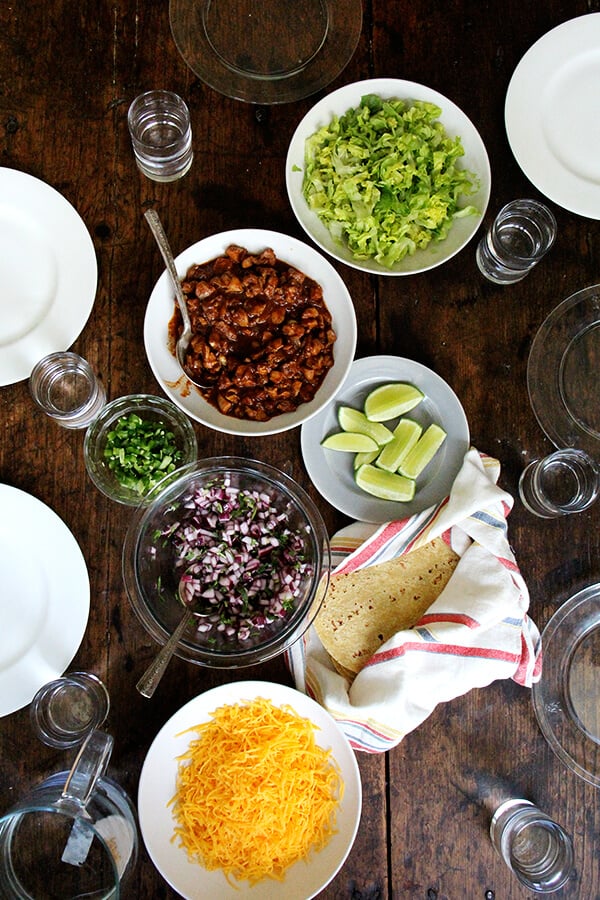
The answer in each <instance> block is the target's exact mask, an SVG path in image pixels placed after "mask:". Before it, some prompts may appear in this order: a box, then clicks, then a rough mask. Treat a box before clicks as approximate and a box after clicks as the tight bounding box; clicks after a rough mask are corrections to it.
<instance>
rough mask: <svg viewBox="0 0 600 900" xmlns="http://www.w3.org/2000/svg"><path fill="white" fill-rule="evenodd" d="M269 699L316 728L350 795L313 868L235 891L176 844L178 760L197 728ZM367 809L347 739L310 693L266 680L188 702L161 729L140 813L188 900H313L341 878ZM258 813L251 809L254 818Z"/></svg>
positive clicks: (158, 858) (144, 774)
mask: <svg viewBox="0 0 600 900" xmlns="http://www.w3.org/2000/svg"><path fill="white" fill-rule="evenodd" d="M257 697H262V698H264V699H266V700H270V701H271V702H273V703H274V704H276V705H283V704H288V705H289V706H291V707H292V708H293V709H294V710H295V711H296V712H297V713H298V714H299V715H300V716H303V717H305V718H307V719H310V720H311V721H312V722H313V723H314V724H315V725H316V726H317V727H318V730H317V731H316V734H315V738H316V741H317V743H318V744H319V745H320V746H322V747H326V748H331V752H332V755H333V757H334V759H335V760H336V761H337V763H338V765H339V766H340V770H341V773H342V778H343V779H344V785H345V787H344V796H343V798H342V801H341V803H340V808H339V812H338V828H339V830H338V832H337V834H335V835H334V836H333V837H332V838H331V840H330V841H329V843H328V844H327V846H326V847H324V848H323V850H321V851H320V853H317V854H314V855H313V856H312V857H311V858H310V860H309V862H308V863H305V862H298V863H296V864H295V865H294V866H292V867H291V868H290V869H289V870H288V872H287V875H286V879H285V881H284V882H283V884H282V883H281V882H278V881H271V880H270V879H266V880H263V881H261V882H259V883H258V884H256V885H254V887H250V886H249V884H248V882H245V881H244V882H236V883H235V885H233V884H229V883H228V882H227V880H226V878H225V875H224V874H223V872H222V871H220V870H217V871H213V872H209V871H208V870H206V869H204V868H203V867H202V866H200V865H199V864H197V863H191V862H189V860H188V858H187V855H186V853H185V850H183V849H182V848H181V847H179V846H178V845H177V843H175V842H174V843H171V837H172V835H173V827H174V819H173V817H172V814H171V810H170V808H168V807H167V804H168V802H169V801H170V800H171V798H172V797H173V795H174V793H175V779H176V773H177V759H176V757H177V756H178V755H179V754H181V753H183V752H185V750H186V749H187V747H188V745H189V741H190V735H189V734H182V733H181V732H184V731H185V730H186V729H189V728H192V727H193V726H194V725H197V724H200V723H202V722H206V721H209V720H210V718H211V714H212V713H213V712H214V710H215V709H217V708H218V707H220V706H223V705H225V704H234V703H240V702H243V701H245V700H253V699H256V698H257ZM361 805H362V795H361V784H360V773H359V770H358V765H357V763H356V758H355V755H354V752H353V750H352V748H351V747H350V744H349V743H348V740H347V738H346V737H345V735H344V734H343V733H342V731H341V729H340V728H338V726H337V725H336V723H335V721H334V720H333V719H332V717H331V716H330V715H329V713H328V712H327V711H326V710H325V709H324V708H323V707H322V706H320V705H319V704H318V703H316V702H315V701H314V700H312V699H311V698H310V697H307V696H306V695H305V694H302V693H300V692H299V691H296V690H294V689H293V688H290V687H286V686H284V685H280V684H275V683H270V682H266V681H242V682H234V683H232V684H224V685H221V686H220V687H216V688H213V689H212V690H209V691H206V693H203V694H200V695H199V696H198V697H195V698H194V699H193V700H190V701H189V703H186V704H185V706H183V707H182V708H181V709H180V710H178V712H176V713H175V714H174V715H173V716H171V718H170V719H169V720H168V721H167V722H166V724H165V725H163V727H162V728H161V730H160V731H159V733H158V734H157V736H156V738H155V739H154V741H153V743H152V745H151V746H150V749H149V751H148V754H147V756H146V759H145V761H144V764H143V766H142V771H141V775H140V783H139V790H138V813H139V821H140V829H141V832H142V836H143V839H144V843H145V845H146V849H147V851H148V853H149V855H150V857H151V859H152V861H153V863H154V865H155V866H156V868H157V869H158V871H159V872H160V873H161V874H162V876H163V878H165V880H166V881H167V882H168V883H169V884H170V885H171V887H172V888H173V889H174V890H176V891H178V893H180V894H181V896H182V897H184V898H186V900H200V898H204V897H218V898H219V900H244V898H247V897H260V900H280V898H281V897H282V896H285V897H286V900H310V898H311V897H314V896H316V895H317V894H318V893H319V892H320V891H321V890H323V888H324V887H325V886H326V885H327V884H329V882H330V881H331V880H332V879H333V878H334V877H335V875H336V874H337V872H339V870H340V869H341V867H342V865H343V864H344V862H345V860H346V858H347V856H348V854H349V852H350V850H351V848H352V845H353V843H354V839H355V837H356V832H357V830H358V824H359V821H360V814H361ZM248 812H249V814H251V813H252V811H251V810H249V811H248Z"/></svg>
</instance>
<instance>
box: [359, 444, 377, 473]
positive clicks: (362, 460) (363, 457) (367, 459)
mask: <svg viewBox="0 0 600 900" xmlns="http://www.w3.org/2000/svg"><path fill="white" fill-rule="evenodd" d="M378 456H379V447H378V448H377V450H368V451H367V452H366V453H357V454H356V456H355V457H354V469H355V471H356V469H360V467H361V466H366V465H367V464H368V463H372V462H375V460H376V459H377V457H378Z"/></svg>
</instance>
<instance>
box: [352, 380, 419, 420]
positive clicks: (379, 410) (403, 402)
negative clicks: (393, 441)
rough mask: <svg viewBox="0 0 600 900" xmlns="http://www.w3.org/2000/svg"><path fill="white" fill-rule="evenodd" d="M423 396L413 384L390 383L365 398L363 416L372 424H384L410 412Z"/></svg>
mask: <svg viewBox="0 0 600 900" xmlns="http://www.w3.org/2000/svg"><path fill="white" fill-rule="evenodd" d="M424 396H425V395H424V394H423V391H420V390H419V388H417V387H415V386H414V384H406V383H404V382H391V383H388V384H381V385H380V386H379V387H377V388H375V389H374V390H373V391H371V393H370V394H369V395H368V396H367V399H366V400H365V415H366V417H367V419H370V420H371V421H372V422H385V421H387V420H388V419H395V418H396V417H397V416H403V415H404V413H407V412H410V410H411V409H414V408H415V406H417V404H419V403H420V402H421V400H422V399H423V397H424Z"/></svg>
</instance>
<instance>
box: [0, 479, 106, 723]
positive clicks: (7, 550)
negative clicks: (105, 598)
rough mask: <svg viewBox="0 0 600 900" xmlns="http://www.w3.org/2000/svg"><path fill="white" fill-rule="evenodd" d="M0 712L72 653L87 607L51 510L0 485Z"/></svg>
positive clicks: (75, 561) (72, 549)
mask: <svg viewBox="0 0 600 900" xmlns="http://www.w3.org/2000/svg"><path fill="white" fill-rule="evenodd" d="M0 509H1V510H2V516H1V518H0V623H1V625H2V641H1V642H0V716H6V715H8V714H9V713H12V712H15V711H16V710H18V709H21V708H22V707H23V706H26V705H27V704H28V703H30V702H31V700H33V697H34V696H35V694H36V692H37V691H38V690H39V688H41V687H42V685H44V684H46V683H47V682H48V681H52V680H53V679H54V678H58V677H59V676H60V675H62V674H63V672H64V671H65V670H66V668H67V666H68V665H69V663H70V662H71V660H72V659H73V657H74V656H75V654H76V652H77V650H78V649H79V645H80V643H81V639H82V638H83V634H84V632H85V629H86V626H87V621H88V615H89V609H90V583H89V578H88V571H87V566H86V564H85V560H84V558H83V555H82V553H81V550H80V548H79V544H78V543H77V541H76V540H75V538H74V537H73V535H72V534H71V532H70V531H69V529H68V528H67V526H66V525H65V523H64V522H63V521H62V519H60V518H59V517H58V516H57V515H56V513H55V512H54V511H53V510H51V509H50V508H49V507H48V506H46V505H45V504H44V503H42V502H41V501H40V500H37V499H36V498H35V497H32V496H31V494H27V493H25V491H21V490H19V489H18V488H14V487H10V486H9V485H7V484H0Z"/></svg>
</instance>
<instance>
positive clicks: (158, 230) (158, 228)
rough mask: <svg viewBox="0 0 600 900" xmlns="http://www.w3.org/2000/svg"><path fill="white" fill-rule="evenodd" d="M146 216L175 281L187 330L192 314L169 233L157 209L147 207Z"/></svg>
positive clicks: (176, 292) (184, 325) (174, 284)
mask: <svg viewBox="0 0 600 900" xmlns="http://www.w3.org/2000/svg"><path fill="white" fill-rule="evenodd" d="M144 218H145V219H146V221H147V222H148V225H149V226H150V230H151V231H152V234H153V235H154V237H155V239H156V243H157V244H158V249H159V250H160V252H161V254H162V258H163V260H164V263H165V266H166V267H167V271H168V273H169V275H170V276H171V281H172V282H173V288H174V289H175V294H176V296H177V304H178V306H179V311H180V312H181V318H182V319H183V327H184V330H185V331H189V330H190V316H189V313H188V308H187V304H186V302H185V297H184V296H183V290H182V288H181V282H180V281H179V275H178V274H177V269H176V267H175V260H174V259H173V252H172V250H171V247H170V244H169V241H168V238H167V235H166V233H165V229H164V228H163V224H162V222H161V221H160V217H159V215H158V213H157V212H156V210H155V209H147V210H146V212H145V213H144Z"/></svg>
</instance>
